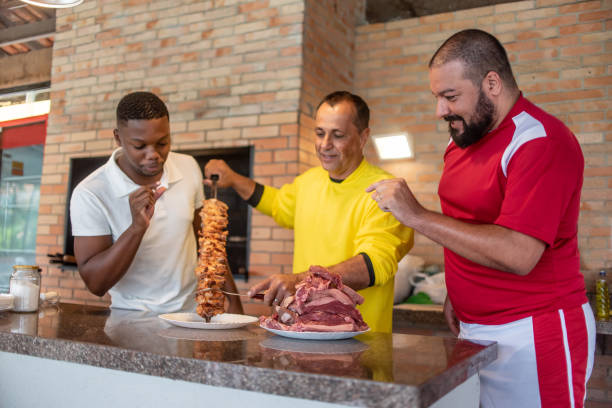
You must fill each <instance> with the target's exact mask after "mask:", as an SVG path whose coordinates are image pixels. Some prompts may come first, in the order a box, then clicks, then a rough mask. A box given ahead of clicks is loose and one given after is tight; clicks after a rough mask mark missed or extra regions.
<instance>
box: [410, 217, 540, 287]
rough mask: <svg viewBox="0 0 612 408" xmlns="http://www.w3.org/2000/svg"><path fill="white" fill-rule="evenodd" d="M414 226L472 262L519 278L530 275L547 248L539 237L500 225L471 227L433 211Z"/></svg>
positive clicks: (475, 225)
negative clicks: (519, 276) (513, 274)
mask: <svg viewBox="0 0 612 408" xmlns="http://www.w3.org/2000/svg"><path fill="white" fill-rule="evenodd" d="M411 226H412V227H413V228H414V229H415V230H417V231H418V232H420V233H421V234H423V235H425V236H426V237H428V238H429V239H431V240H433V241H435V242H437V243H438V244H440V245H442V246H444V247H445V248H447V249H450V250H451V251H453V252H455V253H456V254H458V255H461V256H462V257H464V258H467V259H469V260H471V261H472V262H476V263H478V264H480V265H483V266H486V267H489V268H494V269H497V270H500V271H504V272H511V273H515V274H517V275H527V274H528V273H529V272H530V271H531V270H532V269H533V267H534V266H535V265H536V264H537V262H538V261H539V260H540V257H541V256H542V252H543V251H544V249H545V247H546V245H545V244H544V242H542V241H540V240H538V239H536V238H533V237H530V236H528V235H525V234H522V233H520V232H517V231H513V230H511V229H508V228H504V227H501V226H499V225H494V224H470V223H467V222H464V221H460V220H457V219H454V218H452V217H448V216H446V215H443V214H440V213H436V212H433V211H425V212H424V213H423V214H422V215H421V217H419V219H418V221H416V222H415V223H413V225H411Z"/></svg>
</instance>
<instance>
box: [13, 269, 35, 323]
mask: <svg viewBox="0 0 612 408" xmlns="http://www.w3.org/2000/svg"><path fill="white" fill-rule="evenodd" d="M9 292H10V294H11V295H13V296H15V299H14V303H13V311H15V312H35V311H37V310H38V299H39V297H40V268H39V267H38V265H15V266H13V273H12V275H11V278H10V280H9Z"/></svg>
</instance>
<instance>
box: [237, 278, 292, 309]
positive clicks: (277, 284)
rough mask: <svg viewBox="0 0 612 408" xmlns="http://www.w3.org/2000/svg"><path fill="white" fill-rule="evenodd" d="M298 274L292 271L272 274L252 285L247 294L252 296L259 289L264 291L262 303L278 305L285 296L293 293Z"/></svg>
mask: <svg viewBox="0 0 612 408" xmlns="http://www.w3.org/2000/svg"><path fill="white" fill-rule="evenodd" d="M300 275H301V274H293V273H290V274H275V275H272V276H270V277H269V278H268V279H266V280H264V281H263V282H260V283H258V284H257V285H253V286H252V287H251V289H249V291H248V292H247V295H249V297H253V296H255V295H256V294H257V293H259V292H261V291H266V293H265V295H264V298H263V302H264V304H266V305H268V306H271V305H280V304H281V303H282V302H283V300H284V299H285V298H286V297H289V296H292V295H293V294H294V293H295V285H297V284H298V283H299V282H300V280H301V279H300Z"/></svg>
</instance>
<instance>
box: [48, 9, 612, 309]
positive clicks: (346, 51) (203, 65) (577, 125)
mask: <svg viewBox="0 0 612 408" xmlns="http://www.w3.org/2000/svg"><path fill="white" fill-rule="evenodd" d="M174 4H176V3H174V2H164V1H152V2H151V1H136V0H132V1H127V2H126V1H118V0H115V1H111V0H105V1H101V0H99V1H88V2H86V3H84V4H82V5H80V6H78V7H75V8H73V9H64V10H59V11H58V17H57V18H58V19H57V29H58V34H57V35H56V43H55V47H54V50H53V69H52V96H51V99H52V110H51V113H50V116H49V129H48V139H47V145H46V147H45V158H44V165H43V179H42V184H43V186H42V188H41V206H40V218H39V226H38V228H39V229H38V231H39V235H38V245H37V253H38V255H39V258H38V262H39V264H41V265H43V266H45V265H46V263H47V259H46V256H45V255H46V254H47V253H52V252H61V251H62V248H63V228H64V222H65V220H64V211H65V202H66V191H67V174H68V166H69V159H70V157H77V156H95V155H104V154H109V153H110V152H111V151H112V149H113V147H114V146H113V141H112V128H113V126H114V108H115V106H116V103H117V101H118V100H119V99H120V97H121V96H122V95H124V94H125V93H127V92H130V91H133V90H139V89H149V90H152V91H154V92H156V93H158V94H159V95H160V96H161V97H162V98H163V99H164V100H165V101H166V102H167V103H168V106H169V109H170V112H171V126H172V131H173V143H174V148H175V149H192V148H204V147H220V146H224V147H225V146H243V145H249V144H251V145H254V146H255V166H254V174H255V178H256V179H257V180H258V181H260V182H263V183H266V184H271V185H274V186H280V185H281V184H283V183H284V182H287V181H289V180H291V179H292V178H293V177H294V176H295V175H296V174H298V173H299V172H301V171H303V170H305V169H306V168H308V167H310V166H311V165H314V164H317V160H316V157H315V156H314V149H313V144H314V143H313V134H312V127H313V120H312V117H311V116H312V114H313V113H314V108H315V107H316V104H317V103H318V101H319V99H320V98H321V97H322V96H323V95H325V94H326V93H328V92H329V91H332V90H335V89H343V88H344V89H352V90H355V91H356V92H357V93H359V94H361V95H362V96H364V97H365V99H366V100H367V101H368V103H369V104H370V106H371V108H372V122H371V125H372V130H373V133H389V132H394V131H398V130H404V131H408V132H410V133H411V134H413V135H414V137H415V147H416V152H417V157H416V159H415V160H414V161H401V162H393V163H382V164H381V165H382V166H383V167H385V168H386V169H388V170H389V171H391V172H392V173H394V174H396V175H398V176H402V177H405V178H406V179H407V181H408V182H409V184H410V185H411V187H412V188H413V189H414V191H415V193H416V194H417V197H418V198H419V199H420V200H421V201H422V202H423V204H424V205H425V206H426V207H428V208H432V209H439V202H438V198H437V194H436V190H437V184H438V181H439V177H440V173H441V168H442V152H443V150H444V147H445V146H446V144H447V141H448V135H447V132H446V129H445V125H444V124H443V123H442V122H440V121H439V120H436V119H435V117H434V114H433V112H434V103H433V98H432V97H431V95H430V92H429V88H428V80H427V69H426V64H427V61H428V59H429V57H430V56H431V54H432V52H433V51H434V50H435V49H436V48H437V47H438V46H439V44H440V43H441V42H442V41H443V40H444V39H445V38H446V37H448V36H449V35H451V34H452V33H453V32H455V31H457V30H459V29H462V28H467V27H474V26H475V27H480V28H483V29H485V30H488V31H491V32H493V33H495V34H496V35H497V36H498V37H499V38H500V40H501V41H502V42H503V43H504V44H505V45H506V47H507V48H508V51H509V54H510V57H511V60H512V64H513V68H514V71H515V74H516V75H517V77H518V81H519V84H520V86H521V89H522V90H523V91H524V93H525V94H526V96H527V97H529V98H530V99H532V100H533V101H534V102H536V103H538V104H540V105H541V106H542V107H544V108H545V109H547V110H548V111H549V112H551V113H553V114H556V115H557V116H559V117H560V118H561V119H562V120H564V121H565V122H566V123H567V124H568V125H569V126H570V128H571V129H572V130H573V131H574V132H575V133H576V135H577V137H578V138H579V140H580V142H581V144H582V148H583V151H584V154H585V158H586V171H585V183H584V189H583V203H582V212H581V218H580V249H581V252H582V255H583V257H582V258H583V270H584V271H585V277H586V279H587V285H589V287H590V286H591V285H592V280H593V277H592V276H593V275H592V273H593V271H595V270H596V269H597V268H599V267H601V266H606V267H611V266H612V251H611V242H610V236H611V217H610V210H611V208H612V199H611V193H610V191H611V189H610V187H612V177H611V176H612V167H611V166H612V164H610V159H609V158H608V157H609V151H610V148H609V146H610V140H611V139H612V135H611V134H610V130H609V129H610V119H609V111H608V107H609V105H610V102H609V96H608V93H609V88H610V86H609V83H610V79H609V78H610V76H609V74H608V70H609V68H608V66H607V65H609V64H610V55H611V54H610V50H609V48H610V46H609V39H610V35H609V32H610V25H611V23H610V13H611V12H610V8H611V7H610V5H611V2H610V1H609V0H605V1H587V2H568V1H563V0H541V1H535V0H534V1H523V2H517V3H508V4H503V5H497V6H490V7H482V8H477V9H471V10H463V11H459V12H456V13H445V14H439V15H432V16H427V17H423V18H415V19H408V20H401V21H395V22H390V23H386V24H373V25H366V24H363V9H364V7H365V6H364V4H365V2H364V1H363V0H351V1H339V0H326V1H324V2H322V1H315V0H308V1H303V0H262V1H244V0H243V1H238V0H234V1H229V0H227V1H224V2H212V1H183V2H181V3H180V6H173V5H174ZM355 26H357V27H356V28H355ZM367 155H368V158H369V159H370V160H372V161H374V162H376V161H377V159H376V157H375V155H374V154H373V151H372V149H371V146H368V149H367ZM250 238H251V246H250V250H251V253H250V270H251V274H252V276H254V279H258V278H260V277H261V276H265V275H267V274H270V273H274V272H289V271H290V270H291V258H292V255H291V250H292V245H293V241H292V233H291V231H287V230H284V229H282V228H279V227H276V226H275V225H274V223H273V221H272V220H271V219H269V218H268V217H266V216H263V215H261V214H258V213H257V212H254V213H253V217H252V229H251V237H250ZM413 253H414V254H418V255H422V256H424V257H425V258H426V259H427V260H428V261H429V262H438V263H441V262H442V250H441V248H440V247H439V246H438V245H436V244H434V243H432V242H430V241H428V240H427V239H425V238H424V237H422V236H420V235H417V237H416V246H415V249H414V250H413ZM45 269H47V270H46V271H45V278H44V284H45V287H46V289H47V290H49V289H55V290H59V291H60V293H61V295H62V296H63V298H64V299H73V300H74V301H78V302H97V301H99V299H98V298H96V297H95V296H91V295H89V294H88V293H87V291H85V290H84V286H83V284H82V282H81V281H80V279H79V278H78V274H76V273H75V272H69V271H68V272H66V271H60V270H58V269H54V268H45ZM105 301H106V300H103V302H105Z"/></svg>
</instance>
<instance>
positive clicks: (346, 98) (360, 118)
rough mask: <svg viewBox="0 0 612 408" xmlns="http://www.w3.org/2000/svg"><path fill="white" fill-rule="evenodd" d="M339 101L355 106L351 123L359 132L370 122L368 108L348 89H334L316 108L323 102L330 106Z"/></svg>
mask: <svg viewBox="0 0 612 408" xmlns="http://www.w3.org/2000/svg"><path fill="white" fill-rule="evenodd" d="M340 102H350V103H352V104H353V107H354V108H355V112H356V115H355V117H354V118H353V124H354V125H355V126H356V127H357V130H359V132H362V131H363V130H364V129H366V128H367V127H368V126H369V124H370V108H368V104H367V103H365V101H364V100H363V99H361V97H360V96H359V95H355V94H352V93H350V92H348V91H336V92H332V93H330V94H329V95H327V96H326V97H325V98H323V100H322V101H321V102H320V103H319V105H318V106H317V110H319V108H320V107H321V105H323V104H324V103H326V104H328V105H329V106H331V107H332V108H333V107H334V106H335V105H336V104H337V103H340Z"/></svg>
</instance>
